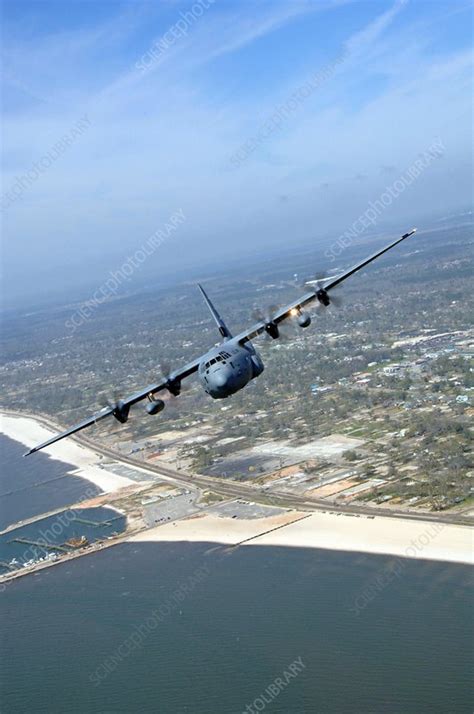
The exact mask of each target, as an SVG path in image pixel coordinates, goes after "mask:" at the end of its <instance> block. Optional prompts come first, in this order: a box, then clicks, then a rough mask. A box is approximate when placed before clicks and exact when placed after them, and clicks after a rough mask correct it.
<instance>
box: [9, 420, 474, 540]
mask: <svg viewBox="0 0 474 714" xmlns="http://www.w3.org/2000/svg"><path fill="white" fill-rule="evenodd" d="M4 412H5V413H8V414H10V415H11V416H21V417H29V418H31V419H35V420H36V421H37V422H39V423H41V424H42V425H43V426H45V427H47V428H49V429H53V430H54V431H60V430H61V429H62V427H61V426H60V425H58V424H55V423H54V422H52V421H51V420H50V419H48V418H46V417H43V416H36V415H35V416H33V415H31V414H26V413H21V412H14V411H11V410H8V412H7V410H4ZM69 438H73V439H74V440H75V441H76V442H77V443H79V444H82V445H83V446H85V447H88V448H90V449H92V450H93V451H95V452H96V453H98V454H101V455H102V456H106V457H107V458H109V459H113V460H114V461H118V462H122V463H125V464H128V465H130V466H133V467H135V468H141V469H144V470H146V471H149V472H152V473H156V474H157V476H164V477H165V478H167V479H170V480H172V481H174V482H175V483H176V484H178V485H180V486H185V487H187V488H196V487H197V488H201V489H204V490H210V491H213V492H214V493H217V494H219V495H221V496H224V497H227V498H239V499H242V500H245V501H255V502H258V503H262V504H269V505H272V506H280V507H282V508H294V509H296V510H304V511H308V510H310V511H325V512H331V513H341V514H343V513H344V514H346V515H352V516H366V517H367V516H372V517H379V518H402V519H404V520H415V521H424V522H436V523H440V522H441V523H452V524H455V525H466V526H472V524H473V521H472V518H469V517H468V516H466V515H464V514H463V513H456V514H454V513H447V512H442V513H439V512H438V513H435V512H433V513H430V512H423V513H415V512H414V511H403V510H398V509H390V510H389V509H388V508H387V507H385V508H380V507H377V506H365V505H361V504H358V505H354V504H334V503H329V502H328V501H325V500H323V499H321V498H319V499H318V498H308V497H307V496H298V495H292V494H288V493H280V492H278V491H271V492H270V491H268V490H267V491H263V490H262V489H261V488H260V487H258V486H253V485H249V484H247V483H241V482H236V481H229V480H227V479H221V478H216V477H211V476H202V475H196V474H189V473H185V472H183V471H177V470H175V469H172V468H171V467H169V466H162V465H161V464H160V465H156V464H150V463H148V462H144V461H140V460H139V459H135V458H132V457H131V456H124V455H122V454H120V453H118V452H116V451H114V450H113V449H110V448H108V447H106V446H103V445H102V444H98V443H97V442H95V441H92V440H91V439H88V438H86V437H84V436H77V435H75V436H73V437H69ZM28 458H34V455H32V456H30V457H28Z"/></svg>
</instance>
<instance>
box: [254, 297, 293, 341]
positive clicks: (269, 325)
mask: <svg viewBox="0 0 474 714" xmlns="http://www.w3.org/2000/svg"><path fill="white" fill-rule="evenodd" d="M277 311H278V305H267V306H266V307H264V308H263V309H262V308H261V307H254V309H253V310H252V317H253V319H254V320H256V321H257V322H264V323H265V333H264V336H265V338H266V339H267V340H276V339H278V338H283V339H287V338H286V336H285V337H284V336H283V333H282V332H281V328H280V325H277V324H276V323H274V322H273V315H274V314H275V313H276V312H277Z"/></svg>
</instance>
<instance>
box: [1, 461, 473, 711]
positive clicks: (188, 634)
mask: <svg viewBox="0 0 474 714" xmlns="http://www.w3.org/2000/svg"><path fill="white" fill-rule="evenodd" d="M15 463H16V461H15V460H13V461H11V462H6V461H4V463H3V466H4V470H7V471H8V469H12V468H16V467H15ZM49 463H51V462H49ZM52 464H53V468H54V469H56V468H57V466H56V463H55V462H52ZM28 468H29V467H28ZM45 468H47V467H45ZM66 468H67V467H66ZM56 473H57V472H56ZM46 475H47V474H46V473H45V471H42V472H41V476H42V477H43V478H44V477H45V476H46ZM9 479H10V482H11V481H12V475H11V474H10V475H9ZM46 480H47V479H46ZM60 480H62V481H63V482H64V487H65V489H66V490H67V488H68V484H67V483H66V479H64V478H62V479H60ZM24 483H25V482H24ZM26 486H27V487H26V488H25V489H24V491H23V498H25V500H26V499H31V501H32V503H30V504H28V503H26V504H24V509H25V510H28V509H30V510H33V512H37V509H38V507H39V505H38V504H39V501H40V500H41V499H40V500H39V501H38V500H35V499H36V496H35V494H36V493H37V492H36V487H35V488H33V489H31V488H29V487H28V479H26ZM57 495H58V494H57ZM62 495H63V493H62V492H61V493H60V494H59V496H61V497H62ZM74 498H76V496H74ZM48 505H49V502H48ZM50 507H51V506H50ZM395 566H396V570H393V568H395ZM395 572H396V573H398V574H397V576H396V577H395V576H393V573H395ZM387 573H392V577H389V578H387V577H386V576H387ZM381 575H383V576H384V579H383V582H385V585H384V587H383V588H381V589H379V590H377V591H375V595H374V597H373V598H371V599H367V598H365V597H364V596H363V594H364V593H367V592H369V591H370V592H372V593H374V588H373V586H374V583H377V582H380V576H381ZM0 604H1V605H2V622H1V625H2V626H1V628H0V646H1V651H2V657H1V658H0V710H1V712H2V713H4V714H16V713H22V714H23V713H24V712H33V713H35V714H36V713H40V712H45V713H48V714H56V713H57V714H65V713H68V714H119V713H124V714H125V713H130V714H136V713H140V714H148V713H150V714H161V713H164V714H181V713H184V712H189V713H192V714H213V713H214V712H217V713H218V714H220V713H222V714H228V713H229V714H230V713H231V712H236V713H237V714H238V713H239V712H243V711H248V712H251V711H252V708H253V711H258V707H260V706H261V705H262V703H263V705H264V708H265V711H268V712H273V713H279V714H313V713H315V712H316V713H318V712H319V713H321V714H328V713H330V714H332V713H338V714H340V713H342V714H345V713H346V712H347V713H348V714H349V713H351V714H353V713H357V714H358V713H359V712H361V713H364V714H365V713H366V712H376V713H379V712H383V713H394V714H395V713H396V714H399V713H400V714H402V713H403V714H406V713H408V714H411V712H413V714H415V713H416V714H419V713H423V712H426V713H427V714H433V713H438V712H439V713H440V714H441V713H442V714H447V713H449V714H452V713H454V714H456V713H460V714H461V713H462V714H464V713H466V714H467V713H468V712H469V713H471V712H472V711H473V706H472V705H473V693H472V686H471V682H472V675H473V648H472V642H473V634H474V626H473V611H472V580H471V571H470V569H469V568H468V567H467V566H463V565H453V564H447V563H435V562H428V561H416V562H415V561H402V564H400V560H396V559H393V558H389V557H385V556H376V555H364V554H353V553H351V554H350V553H338V552H331V551H323V550H314V549H296V548H291V549H290V548H276V547H259V546H243V547H240V548H236V549H231V548H227V547H224V546H217V545H216V544H212V543H194V544H190V543H170V544H163V543H162V544H159V543H128V544H123V545H119V546H116V547H113V548H110V549H107V550H104V551H102V552H98V553H94V554H91V555H88V556H86V557H83V558H79V559H76V560H72V561H70V562H66V563H63V564H60V565H57V566H55V567H54V568H50V569H48V570H43V571H39V572H38V573H36V574H34V575H30V576H26V577H23V578H20V579H18V580H15V581H12V582H10V583H8V584H6V585H4V586H2V587H0ZM357 605H359V608H358V607H357ZM297 660H299V661H300V662H302V663H303V665H304V669H301V668H300V669H299V671H298V672H297V673H296V675H295V674H294V676H293V677H291V678H289V679H288V678H286V677H285V672H287V673H288V671H289V666H290V665H292V664H294V663H295V662H296V661H297ZM277 681H279V682H283V687H280V686H277V685H276V684H275V682H277ZM272 687H273V689H272ZM275 687H277V695H276V696H274V694H272V692H274V691H275V689H274V688H275ZM265 699H266V702H267V703H265ZM254 704H255V707H254ZM247 707H250V708H247Z"/></svg>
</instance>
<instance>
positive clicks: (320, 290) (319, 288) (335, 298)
mask: <svg viewBox="0 0 474 714" xmlns="http://www.w3.org/2000/svg"><path fill="white" fill-rule="evenodd" d="M330 277H334V276H328V274H327V271H323V272H322V273H320V274H319V275H315V276H314V277H313V278H308V279H307V280H305V281H304V282H303V283H302V284H301V287H302V288H307V287H311V288H313V289H315V290H316V296H317V298H318V303H319V304H318V306H317V308H316V309H317V310H321V309H322V308H323V307H328V306H329V305H334V307H337V308H339V307H341V306H342V305H343V301H342V299H341V297H340V295H334V293H333V292H331V294H330V295H329V294H328V293H327V292H326V290H325V288H324V285H325V283H326V282H327V280H328V278H330Z"/></svg>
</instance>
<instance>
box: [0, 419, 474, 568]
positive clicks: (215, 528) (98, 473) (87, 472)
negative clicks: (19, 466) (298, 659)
mask: <svg viewBox="0 0 474 714" xmlns="http://www.w3.org/2000/svg"><path fill="white" fill-rule="evenodd" d="M0 433H3V434H4V435H5V436H7V437H8V438H11V439H14V440H16V441H19V442H20V443H22V444H24V445H25V446H27V447H28V448H30V447H31V446H33V445H34V444H36V443H38V442H40V441H43V440H45V439H47V438H48V437H49V435H50V434H51V433H53V429H52V428H48V427H46V426H44V425H43V423H40V422H38V421H37V420H36V419H35V418H34V417H33V416H21V415H17V414H8V413H6V412H0ZM45 452H46V453H47V454H48V455H49V456H50V457H53V458H55V459H59V460H61V461H63V462H66V463H68V464H72V465H73V466H74V467H76V470H71V471H70V472H68V475H73V476H78V477H80V478H83V479H85V480H88V481H91V482H93V483H94V484H95V485H97V486H98V487H99V488H101V489H103V492H104V493H112V492H114V491H118V490H119V489H121V488H123V487H125V486H130V485H132V484H133V485H135V486H136V485H137V482H136V481H132V480H131V479H128V478H126V477H122V476H118V475H115V474H112V473H110V472H107V471H105V470H104V469H102V468H100V467H99V464H100V463H101V458H102V457H101V455H100V453H98V452H95V451H94V448H93V446H90V447H89V446H86V445H82V444H79V443H77V442H76V441H74V440H70V439H69V440H65V441H63V442H59V443H57V444H54V445H52V446H50V447H47V448H46V449H45ZM110 458H112V456H111V457H110ZM117 462H118V463H119V462H120V455H119V454H117ZM136 468H138V469H140V468H141V469H144V470H146V466H144V465H141V464H137V465H136ZM162 478H164V479H165V480H166V479H167V478H169V477H167V476H166V475H164V476H163V477H162ZM196 485H197V484H196ZM197 486H198V485H197ZM217 486H218V484H217V483H216V488H217ZM198 487H199V488H201V489H202V488H204V486H203V485H201V486H198ZM206 488H209V489H210V490H212V484H209V485H207V486H206ZM259 495H260V494H259V492H258V491H257V490H256V491H255V494H252V496H250V497H248V496H247V497H246V498H251V499H252V500H255V502H258V499H259ZM227 498H228V497H227ZM265 498H268V493H267V494H265ZM229 500H230V502H232V500H237V499H236V497H235V496H234V497H231V498H230V499H229ZM119 540H120V541H121V542H124V541H129V542H140V541H149V542H160V541H161V542H166V541H174V542H177V541H181V542H199V541H201V542H212V543H216V544H221V545H228V546H231V547H235V546H237V545H247V544H248V545H260V546H262V545H267V546H287V547H299V548H320V549H326V550H337V551H346V552H361V553H374V554H384V555H392V556H397V557H402V558H415V559H425V560H438V561H447V562H453V563H464V564H472V563H473V555H474V545H473V529H472V527H471V526H470V525H464V524H456V523H447V522H443V520H442V519H439V520H437V521H433V519H431V520H430V519H429V518H427V519H426V520H424V519H416V520H414V519H413V518H410V516H409V515H408V514H407V517H406V518H404V517H403V516H402V517H400V516H398V517H393V516H391V515H390V513H387V514H386V515H385V514H384V515H381V514H380V513H374V514H373V515H372V514H370V513H365V514H356V513H351V512H349V511H348V512H341V511H339V512H334V511H332V508H331V504H330V503H328V504H327V507H325V508H321V507H319V508H317V509H316V508H315V509H309V508H308V509H306V508H305V507H304V510H302V509H301V508H299V507H298V506H295V507H294V508H291V507H286V508H285V511H284V512H283V513H280V514H278V515H273V516H267V517H263V518H254V519H245V518H234V519H233V518H229V517H221V516H218V515H216V514H215V513H212V507H209V508H208V509H207V510H203V511H202V512H201V513H199V514H195V515H191V516H188V517H185V518H182V519H180V520H175V521H171V522H169V523H166V524H162V525H159V526H155V527H152V528H147V529H143V530H141V531H140V532H136V531H135V532H132V533H129V534H128V535H127V534H126V533H125V534H123V535H122V537H121V538H120V539H119ZM87 554H88V553H87V552H84V553H83V555H87ZM26 574H27V573H25V575H26Z"/></svg>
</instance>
